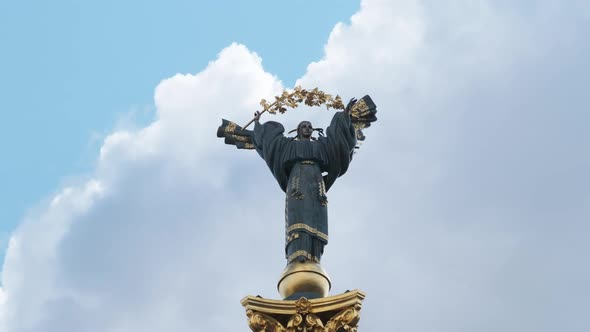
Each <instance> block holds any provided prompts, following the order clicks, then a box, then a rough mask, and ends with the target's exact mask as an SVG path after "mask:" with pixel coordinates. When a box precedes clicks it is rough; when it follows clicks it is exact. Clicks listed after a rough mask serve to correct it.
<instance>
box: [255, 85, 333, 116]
mask: <svg viewBox="0 0 590 332" xmlns="http://www.w3.org/2000/svg"><path fill="white" fill-rule="evenodd" d="M302 102H303V103H305V105H307V106H321V105H323V104H325V105H326V109H330V108H333V109H338V110H343V109H344V104H343V103H342V98H340V96H339V95H336V97H332V95H331V94H327V93H325V92H324V91H321V90H319V89H318V88H313V89H312V90H306V89H303V88H302V87H301V86H296V87H295V89H294V90H293V92H288V91H287V90H284V91H283V93H282V94H281V95H280V96H275V101H274V102H272V103H269V102H268V101H266V99H262V100H261V101H260V106H262V108H263V112H265V111H266V112H268V113H271V114H276V113H277V112H279V113H280V114H283V113H285V112H286V111H287V107H290V108H297V107H298V106H299V104H301V103H302Z"/></svg>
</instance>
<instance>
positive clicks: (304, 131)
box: [297, 121, 313, 140]
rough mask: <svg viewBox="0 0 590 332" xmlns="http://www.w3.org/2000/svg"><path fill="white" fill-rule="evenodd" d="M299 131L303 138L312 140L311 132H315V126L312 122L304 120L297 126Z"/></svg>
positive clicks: (300, 136)
mask: <svg viewBox="0 0 590 332" xmlns="http://www.w3.org/2000/svg"><path fill="white" fill-rule="evenodd" d="M297 132H298V134H299V138H300V139H303V140H310V139H311V134H312V133H313V127H312V126H311V122H309V121H302V122H301V123H299V126H298V127H297Z"/></svg>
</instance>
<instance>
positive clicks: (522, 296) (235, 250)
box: [0, 0, 590, 332]
mask: <svg viewBox="0 0 590 332" xmlns="http://www.w3.org/2000/svg"><path fill="white" fill-rule="evenodd" d="M239 3H242V2H238V1H235V2H227V3H222V4H219V5H217V6H218V7H215V8H213V7H209V8H207V9H206V10H205V8H201V7H202V6H200V5H195V4H194V2H180V3H179V2H176V3H173V2H167V3H166V4H165V5H164V4H151V3H145V2H141V3H139V2H138V3H135V4H133V6H132V5H128V7H122V5H121V4H118V3H115V2H112V3H109V2H104V1H103V2H100V5H98V4H99V3H98V2H96V4H95V5H92V4H86V5H84V6H82V7H81V5H80V4H78V3H74V2H72V3H69V4H68V3H52V4H51V5H47V4H45V5H44V4H43V3H38V4H32V3H28V2H19V3H18V4H17V3H16V2H15V3H6V2H4V3H2V4H1V5H0V6H2V7H0V15H1V16H0V24H1V28H0V33H1V34H2V35H1V36H0V37H1V38H0V40H1V41H2V43H4V44H3V45H2V46H3V47H2V51H3V53H2V61H1V62H0V66H2V68H1V70H2V78H1V80H2V83H1V84H2V87H1V89H0V91H2V101H3V107H2V115H3V116H2V122H1V126H2V128H1V129H2V130H1V131H0V133H1V134H0V135H2V137H1V140H0V142H2V143H0V144H2V146H1V148H2V152H3V158H2V161H3V163H2V165H1V166H0V167H1V168H0V170H1V173H0V176H1V180H2V184H3V190H2V191H1V193H2V195H3V196H2V197H1V199H2V201H1V204H2V205H1V209H0V213H2V219H1V225H2V226H1V229H2V231H3V232H4V233H5V234H6V233H10V243H9V246H8V249H7V250H6V255H5V257H4V264H3V266H2V270H1V272H0V280H1V283H0V331H2V332H5V331H6V332H22V331H27V332H79V331H84V332H105V331H109V332H110V331H113V332H115V331H125V332H136V331H141V332H160V331H171V330H172V331H178V332H189V331H195V330H197V331H198V330H199V329H198V328H200V329H201V330H206V331H222V332H225V331H228V332H229V331H237V330H244V329H247V325H246V321H245V313H244V310H243V308H242V307H241V306H240V305H239V300H240V299H242V298H243V297H244V296H246V295H261V296H264V297H266V298H277V297H278V294H277V291H276V283H277V279H278V276H279V274H280V272H281V271H282V270H283V268H284V267H285V259H284V193H283V192H282V191H281V190H280V189H279V187H278V186H277V184H276V181H275V180H274V179H273V178H272V175H271V173H270V172H269V171H268V169H267V167H266V165H265V164H264V162H263V161H262V160H261V159H260V157H259V156H258V155H257V154H256V153H255V152H253V151H244V150H237V149H235V148H233V147H231V146H227V145H224V144H223V142H222V141H221V140H219V139H218V138H217V137H215V134H214V133H215V131H216V129H217V127H218V126H219V124H220V120H221V119H222V118H225V119H230V120H234V121H236V122H238V123H244V122H246V121H247V120H249V119H250V118H251V116H252V112H253V110H254V109H256V108H258V107H259V105H258V103H259V101H260V99H261V98H265V99H269V98H272V97H273V96H274V95H277V94H279V93H281V92H282V91H283V89H284V88H288V87H291V86H293V85H294V84H301V85H302V86H304V87H308V88H311V87H316V86H317V87H320V88H321V89H322V90H324V91H327V92H329V93H333V94H340V95H341V96H343V98H344V99H345V100H346V99H348V98H351V97H357V98H358V97H362V96H363V95H364V94H370V95H371V97H372V99H373V100H374V101H375V103H376V104H377V108H378V114H377V116H378V118H379V120H378V121H377V122H376V123H375V124H374V125H372V126H371V128H368V129H367V130H366V131H365V135H366V136H367V139H366V140H365V141H364V142H363V144H362V146H361V148H360V149H359V150H358V151H357V153H356V154H355V155H354V158H353V161H352V163H351V165H350V167H349V169H348V171H347V173H346V174H345V175H344V176H342V177H340V178H338V179H337V181H336V183H335V184H334V186H333V187H332V188H331V189H330V191H329V192H328V193H327V195H328V200H329V202H330V203H329V204H330V205H329V208H328V210H329V233H330V243H329V244H328V246H327V247H326V250H325V252H324V255H323V256H322V266H323V267H324V268H325V269H326V270H327V271H328V273H329V274H330V276H331V279H332V287H333V288H332V290H331V294H332V295H336V294H339V293H342V292H344V291H346V290H347V289H354V288H359V289H361V290H363V291H365V292H366V293H367V298H366V301H365V302H364V305H363V310H362V319H361V327H360V328H361V330H364V331H378V330H382V329H383V327H384V326H386V327H388V328H390V329H391V330H394V331H400V332H401V331H408V332H410V331H434V330H436V331H441V332H447V331H449V332H450V331H453V332H463V331H465V332H467V331H469V332H471V331H478V332H497V331H509V332H511V331H515V332H516V331H518V332H529V331H530V332H533V331H534V332H554V331H568V332H587V331H589V330H590V322H589V321H588V319H587V316H588V315H587V311H588V310H587V308H588V307H589V303H588V299H589V298H590V296H589V294H590V287H589V285H590V267H589V266H588V265H587V264H585V253H587V252H590V242H589V241H588V239H587V237H588V234H590V223H588V220H589V216H590V176H588V169H590V154H588V153H585V152H586V151H588V150H590V146H589V143H590V131H588V130H587V127H588V126H587V124H588V123H590V112H588V109H589V107H588V93H587V90H588V89H587V86H588V77H590V64H589V61H590V60H589V59H590V44H589V43H588V42H587V39H588V38H587V36H588V32H589V31H590V3H589V2H588V1H569V2H567V3H566V2H555V1H551V0H530V1H529V0H524V1H520V2H514V1H495V0H477V1H473V0H456V1H451V2H447V1H445V2H443V1H438V0H361V1H360V2H354V3H353V2H347V3H346V5H344V4H342V3H341V2H338V3H337V2H336V1H331V2H317V1H316V2H313V7H310V6H311V5H306V3H311V1H307V2H303V1H300V2H293V1H291V2H289V3H287V2H278V1H272V2H271V1H266V2H253V4H252V3H248V5H247V6H246V5H245V4H243V5H242V6H246V7H239ZM244 3H245V2H244ZM336 5H338V6H339V7H338V8H337V9H336V8H335V7H334V6H336ZM33 9H34V10H33ZM5 46H6V47H5ZM331 112H332V111H325V110H323V111H315V110H314V111H310V110H305V109H297V110H289V111H288V112H287V113H286V114H284V115H281V116H280V117H278V116H277V117H275V118H273V117H272V116H271V115H265V116H264V117H263V119H262V121H268V120H270V119H273V120H274V119H276V120H279V121H280V122H281V123H283V124H285V127H286V128H293V127H294V126H295V125H296V123H297V122H298V121H300V120H302V119H303V118H304V119H307V120H310V121H312V123H313V124H314V126H317V127H322V128H325V127H326V125H327V124H328V123H329V121H330V119H331V114H332V113H331ZM7 235H8V234H6V235H5V236H4V238H5V239H6V238H7ZM203 299H206V301H203ZM196 327H198V328H196Z"/></svg>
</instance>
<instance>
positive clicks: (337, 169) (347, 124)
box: [321, 111, 356, 190]
mask: <svg viewBox="0 0 590 332" xmlns="http://www.w3.org/2000/svg"><path fill="white" fill-rule="evenodd" d="M326 136H327V137H325V138H323V139H322V140H321V142H322V143H323V144H324V146H325V149H326V151H327V154H328V166H327V170H326V171H327V173H328V174H327V175H325V176H324V182H325V184H326V190H328V189H330V187H331V186H332V184H334V181H336V179H337V178H338V177H339V176H342V175H343V174H344V173H346V171H347V170H348V165H349V164H350V162H351V160H352V155H353V152H354V148H355V146H356V133H355V130H354V126H353V125H352V121H351V118H350V115H348V113H346V112H344V111H342V112H337V113H336V114H334V117H333V118H332V122H331V123H330V126H329V127H328V128H327V129H326Z"/></svg>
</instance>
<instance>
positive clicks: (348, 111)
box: [346, 98, 357, 114]
mask: <svg viewBox="0 0 590 332" xmlns="http://www.w3.org/2000/svg"><path fill="white" fill-rule="evenodd" d="M356 102H357V100H356V98H352V99H351V100H350V101H349V102H348V105H346V113H348V114H350V113H351V112H352V107H353V106H354V104H356Z"/></svg>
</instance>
